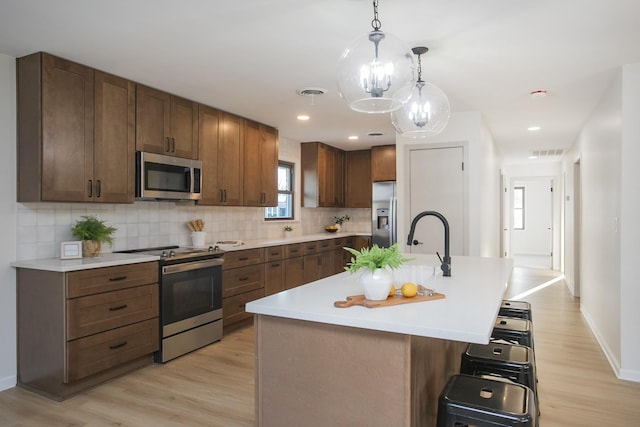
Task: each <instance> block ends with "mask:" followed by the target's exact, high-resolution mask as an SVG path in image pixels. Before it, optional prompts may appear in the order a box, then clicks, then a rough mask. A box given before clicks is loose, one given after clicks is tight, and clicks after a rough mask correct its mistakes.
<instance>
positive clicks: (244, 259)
mask: <svg viewBox="0 0 640 427" xmlns="http://www.w3.org/2000/svg"><path fill="white" fill-rule="evenodd" d="M248 259H249V257H248V256H246V257H244V258H238V261H246V260H248Z"/></svg>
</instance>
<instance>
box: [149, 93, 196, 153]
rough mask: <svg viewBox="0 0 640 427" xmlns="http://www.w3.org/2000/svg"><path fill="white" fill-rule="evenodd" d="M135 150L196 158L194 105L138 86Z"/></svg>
mask: <svg viewBox="0 0 640 427" xmlns="http://www.w3.org/2000/svg"><path fill="white" fill-rule="evenodd" d="M136 150H138V151H147V152H150V153H157V154H166V155H169V156H176V157H183V158H187V159H197V158H198V104H197V103H196V102H193V101H189V100H187V99H183V98H179V97H177V96H174V95H170V94H168V93H165V92H161V91H159V90H157V89H153V88H150V87H147V86H142V85H138V86H137V89H136Z"/></svg>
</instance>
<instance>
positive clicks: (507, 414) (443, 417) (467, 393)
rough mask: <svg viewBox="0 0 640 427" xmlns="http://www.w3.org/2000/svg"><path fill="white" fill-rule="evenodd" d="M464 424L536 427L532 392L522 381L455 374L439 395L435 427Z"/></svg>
mask: <svg viewBox="0 0 640 427" xmlns="http://www.w3.org/2000/svg"><path fill="white" fill-rule="evenodd" d="M461 424H462V425H467V424H472V425H475V426H485V427H489V426H492V427H496V426H509V427H536V426H537V425H538V415H537V410H536V403H535V398H534V395H533V391H531V389H530V388H529V387H527V386H523V385H521V384H513V383H506V382H501V381H496V380H491V379H485V378H481V377H474V376H471V375H463V374H460V375H453V376H452V377H451V378H449V381H448V382H447V385H446V386H445V387H444V389H443V390H442V393H441V394H440V398H439V400H438V421H437V424H436V426H437V427H454V426H458V425H461Z"/></svg>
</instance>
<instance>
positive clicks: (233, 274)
mask: <svg viewBox="0 0 640 427" xmlns="http://www.w3.org/2000/svg"><path fill="white" fill-rule="evenodd" d="M262 287H264V264H257V265H251V266H249V267H241V268H234V269H233V270H227V271H223V272H222V298H227V297H230V296H233V295H238V294H241V293H244V292H249V291H253V290H256V289H260V288H262Z"/></svg>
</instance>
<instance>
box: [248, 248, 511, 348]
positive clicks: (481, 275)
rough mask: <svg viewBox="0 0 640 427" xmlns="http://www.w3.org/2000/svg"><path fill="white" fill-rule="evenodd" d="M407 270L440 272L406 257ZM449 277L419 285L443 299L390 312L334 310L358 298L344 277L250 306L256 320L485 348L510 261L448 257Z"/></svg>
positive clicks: (431, 260) (354, 280) (428, 258)
mask: <svg viewBox="0 0 640 427" xmlns="http://www.w3.org/2000/svg"><path fill="white" fill-rule="evenodd" d="M406 255H407V256H409V257H411V258H415V259H414V260H413V261H411V262H410V263H409V264H418V265H425V264H426V265H433V266H437V268H438V269H439V268H440V262H439V261H438V258H437V257H436V256H435V255H416V254H406ZM452 258H453V259H452V264H451V271H452V273H451V277H443V276H442V275H441V274H440V275H436V276H434V277H432V278H431V279H429V280H428V281H427V282H426V283H424V285H425V286H426V287H428V288H431V289H434V290H435V291H436V292H439V293H442V294H445V296H446V297H445V298H444V299H440V300H432V301H423V302H417V303H410V304H401V305H396V306H391V307H380V308H366V307H361V306H354V307H348V308H336V307H334V306H333V302H334V301H343V300H346V297H347V296H350V295H361V294H362V293H363V291H362V287H361V285H360V282H359V281H358V274H353V275H351V274H349V273H347V272H345V273H340V274H337V275H335V276H330V277H327V278H325V279H322V280H318V281H316V282H312V283H309V284H306V285H303V286H300V287H297V288H293V289H289V290H286V291H283V292H280V293H278V294H275V295H271V296H268V297H265V298H261V299H259V300H256V301H252V302H250V303H248V304H247V305H246V311H248V312H250V313H255V314H263V315H269V316H277V317H284V318H290V319H298V320H306V321H311V322H321V323H325V324H332V325H341V326H350V327H354V328H363V329H372V330H378V331H387V332H394V333H401V334H408V335H416V336H424V337H433V338H441V339H447V340H453V341H462V342H471V343H480V344H486V343H488V342H489V338H490V336H491V331H492V329H493V325H494V322H495V318H496V316H497V314H498V310H499V309H500V303H501V300H502V298H503V295H504V291H505V289H506V287H507V284H508V281H509V277H510V275H511V270H512V268H513V261H512V260H510V259H506V258H481V257H462V256H454V257H452Z"/></svg>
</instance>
